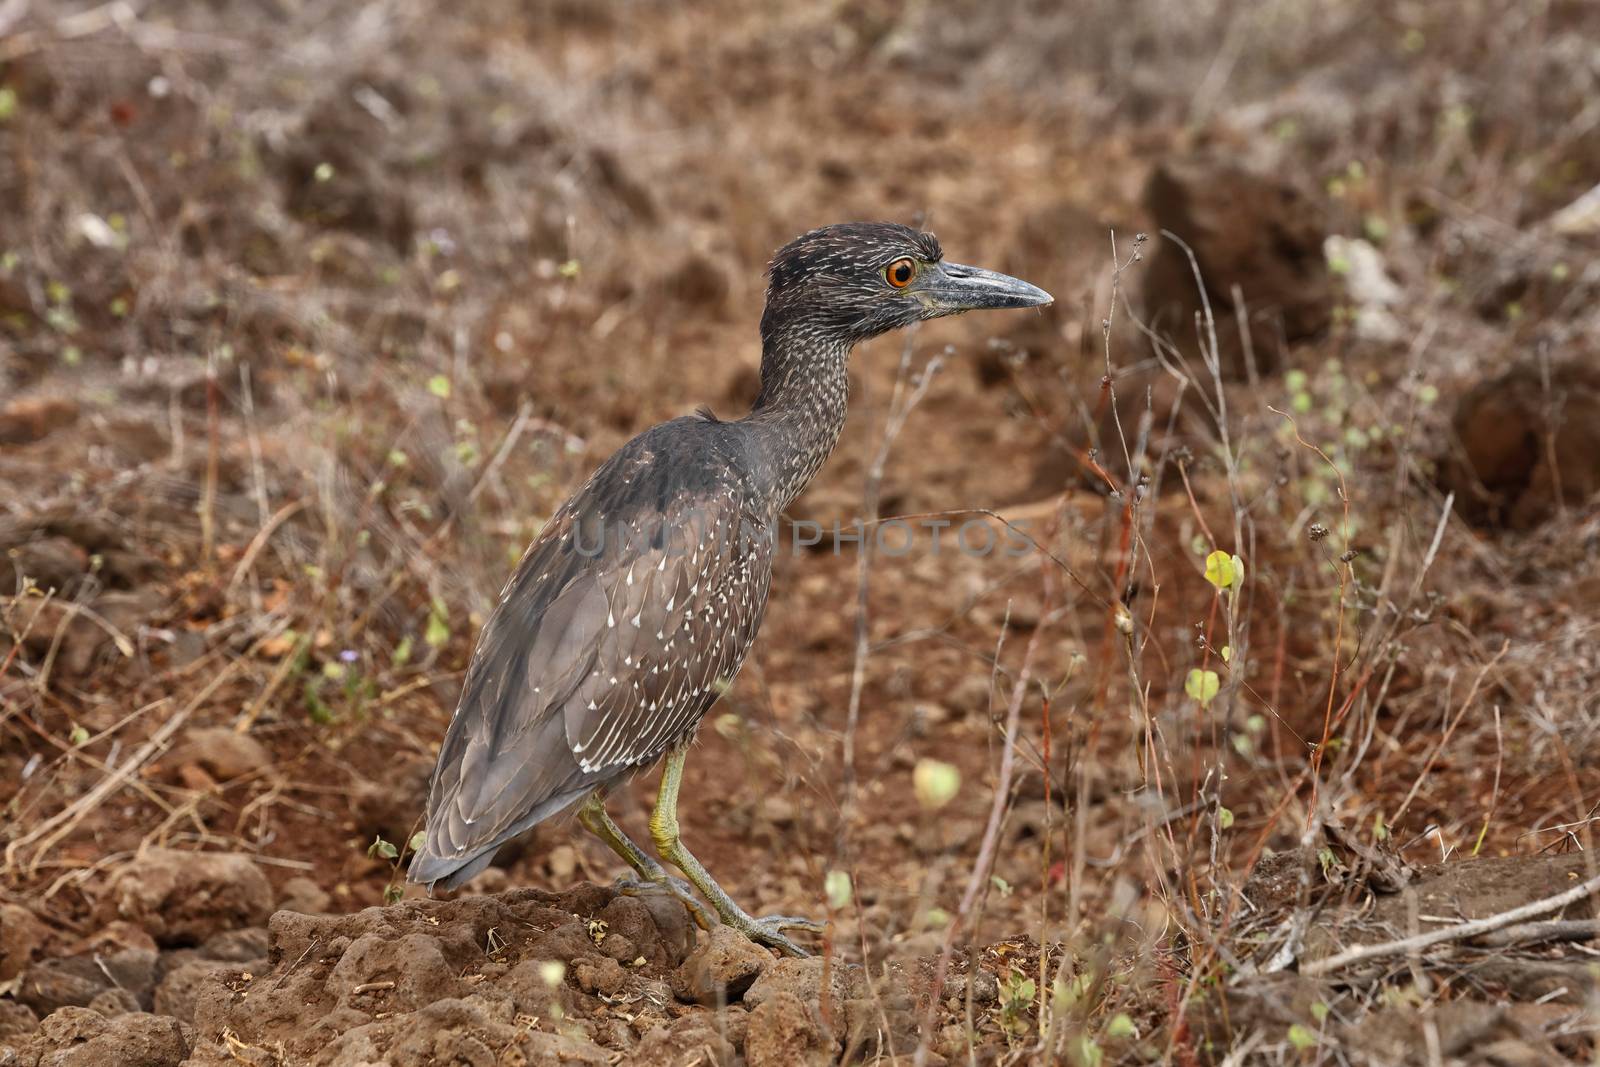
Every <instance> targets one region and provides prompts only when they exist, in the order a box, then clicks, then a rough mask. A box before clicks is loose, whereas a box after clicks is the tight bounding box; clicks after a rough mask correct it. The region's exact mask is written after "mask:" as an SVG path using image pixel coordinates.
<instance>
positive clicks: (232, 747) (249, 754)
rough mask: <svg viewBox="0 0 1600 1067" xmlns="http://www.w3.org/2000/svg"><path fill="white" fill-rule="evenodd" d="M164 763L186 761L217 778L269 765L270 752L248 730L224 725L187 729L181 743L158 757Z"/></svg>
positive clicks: (181, 764)
mask: <svg viewBox="0 0 1600 1067" xmlns="http://www.w3.org/2000/svg"><path fill="white" fill-rule="evenodd" d="M161 763H162V765H163V766H165V767H184V766H187V765H190V764H193V765H195V766H198V767H200V768H202V769H203V770H204V771H205V772H206V773H207V774H209V775H211V777H213V778H215V779H216V780H217V781H219V782H226V781H229V780H230V779H233V778H242V777H244V776H245V775H247V774H255V773H258V772H260V771H262V770H264V769H265V768H267V767H270V766H271V765H272V754H271V753H270V752H268V751H267V748H266V746H265V745H263V744H262V743H261V742H260V741H257V740H256V739H255V738H253V737H251V736H250V735H249V734H241V733H239V732H238V731H236V730H232V729H230V728H228V727H226V726H217V727H205V728H202V729H198V730H190V731H189V733H188V735H187V737H186V739H185V741H184V743H183V744H182V745H180V746H178V748H177V749H175V750H174V751H173V752H172V754H171V755H169V756H167V757H166V758H164V759H163V760H162V761H161Z"/></svg>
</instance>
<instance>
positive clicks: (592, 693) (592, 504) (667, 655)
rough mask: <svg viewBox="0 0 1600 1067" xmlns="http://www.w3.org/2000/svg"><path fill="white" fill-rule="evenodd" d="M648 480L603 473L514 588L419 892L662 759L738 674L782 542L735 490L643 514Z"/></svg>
mask: <svg viewBox="0 0 1600 1067" xmlns="http://www.w3.org/2000/svg"><path fill="white" fill-rule="evenodd" d="M646 473H648V472H641V471H638V470H635V471H634V475H635V477H630V476H628V475H627V473H626V464H621V465H618V466H617V467H614V466H613V465H611V464H608V465H607V467H606V468H602V470H601V471H600V472H597V474H596V477H595V479H593V480H591V482H590V484H589V485H587V486H585V488H584V489H583V490H581V491H580V492H579V494H578V495H577V496H576V497H574V499H573V500H572V501H571V502H569V504H568V505H567V506H566V507H564V508H563V509H562V511H561V512H559V513H558V514H557V515H556V516H555V518H553V519H552V521H551V523H550V524H549V525H548V526H547V527H546V529H545V530H544V531H543V532H542V533H541V535H540V537H539V538H538V540H537V541H536V542H535V543H534V545H533V546H532V547H531V548H530V549H529V551H528V553H527V555H526V556H525V557H524V559H523V561H522V563H521V565H520V566H519V567H518V570H517V573H516V574H515V575H514V576H513V578H512V579H511V581H510V582H509V583H507V586H506V588H505V591H504V592H503V593H502V595H501V600H500V603H499V605H498V606H497V607H496V609H495V611H494V614H493V615H492V616H491V618H490V620H489V622H488V623H487V624H486V625H485V627H484V631H483V633H482V635H481V636H480V638H479V642H478V647H477V650H476V651H475V653H474V655H473V660H472V663H471V665H470V666H469V668H468V671H467V678H466V681H465V684H464V687H463V691H462V697H461V703H460V705H459V706H458V708H457V711H456V714H455V718H454V719H453V720H452V721H451V723H450V729H449V731H448V733H447V734H446V736H445V741H444V745H443V747H442V749H441V751H440V756H439V764H438V767H437V769H436V770H435V772H434V779H433V785H432V789H431V792H430V796H429V802H428V811H429V814H428V834H427V844H426V846H425V852H424V853H423V854H420V855H419V856H418V863H417V864H414V866H413V877H415V878H417V880H419V881H429V880H433V878H432V877H430V876H429V873H428V872H429V871H430V870H437V869H449V868H450V866H451V865H452V864H453V865H455V866H460V865H462V864H464V863H466V862H468V861H470V860H471V858H472V857H474V856H476V855H480V854H482V853H483V852H484V851H485V850H486V849H491V848H494V847H496V846H498V845H499V844H500V843H501V842H503V841H504V840H506V839H507V838H509V837H511V836H513V835H515V834H517V833H520V832H521V831H522V830H523V829H526V828H527V827H528V826H530V825H532V824H533V823H534V822H537V821H539V820H540V819H543V818H545V817H547V816H549V815H551V814H554V813H555V811H558V810H560V809H561V808H563V807H565V806H567V805H568V804H570V803H571V802H572V801H573V800H576V799H577V798H578V797H579V796H581V795H582V794H583V793H584V792H587V791H588V790H589V789H592V788H594V787H595V786H596V785H598V784H601V783H602V782H604V781H605V780H607V779H609V778H612V777H615V776H616V775H617V774H618V773H621V772H623V771H625V770H626V769H627V768H629V767H632V766H638V765H642V764H645V763H648V762H651V761H653V760H654V759H656V758H657V757H659V756H660V755H661V754H662V753H663V752H664V751H665V750H666V749H667V748H668V747H669V746H670V745H671V744H672V743H673V742H674V741H676V740H678V739H679V738H680V737H682V736H683V735H684V734H686V733H688V732H689V731H690V730H692V729H693V727H694V725H695V724H696V722H697V721H698V720H699V718H700V716H701V715H702V714H704V712H705V710H706V708H708V707H710V705H711V704H712V703H713V702H715V700H716V698H717V696H718V695H719V694H720V693H721V691H722V689H723V688H724V687H725V686H726V684H727V682H728V681H730V680H731V679H732V677H733V675H734V674H735V673H736V672H737V671H738V669H739V666H740V664H741V662H742V661H743V657H744V652H745V650H746V649H748V647H749V645H750V642H751V641H752V640H753V638H754V636H755V631H756V629H757V628H758V627H759V625H760V621H761V615H762V609H763V607H764V605H765V602H766V591H767V582H768V578H769V575H770V561H771V555H770V553H771V542H770V539H769V538H768V531H766V530H765V529H764V528H762V527H761V526H760V525H759V524H758V523H757V522H756V521H755V518H754V516H752V515H751V514H750V513H749V512H748V511H747V510H746V509H745V508H744V507H743V506H742V504H741V502H740V495H739V494H738V493H735V492H731V491H728V490H726V489H720V490H716V491H683V492H666V491H663V492H658V493H657V494H656V496H655V497H654V498H653V499H643V500H641V499H639V498H638V496H637V494H634V493H630V492H629V489H628V487H629V486H630V485H632V484H635V482H637V483H643V484H649V483H650V482H652V481H653V479H650V478H648V477H639V475H641V474H646ZM419 865H420V870H419ZM433 877H442V875H435V876H433Z"/></svg>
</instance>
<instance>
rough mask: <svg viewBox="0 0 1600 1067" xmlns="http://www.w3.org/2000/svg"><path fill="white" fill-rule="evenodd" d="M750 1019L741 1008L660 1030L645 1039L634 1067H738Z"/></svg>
mask: <svg viewBox="0 0 1600 1067" xmlns="http://www.w3.org/2000/svg"><path fill="white" fill-rule="evenodd" d="M747 1023H748V1019H747V1017H746V1015H745V1013H744V1012H743V1011H742V1010H740V1009H738V1008H729V1009H726V1010H724V1011H720V1012H717V1013H716V1014H715V1015H708V1014H705V1013H695V1014H691V1015H684V1016H681V1017H679V1018H678V1019H675V1020H674V1021H673V1023H672V1025H671V1026H670V1027H669V1026H658V1027H656V1028H655V1029H653V1030H651V1031H650V1032H649V1033H647V1034H645V1035H644V1040H642V1041H640V1042H639V1045H638V1047H637V1048H635V1049H634V1050H633V1053H632V1054H631V1055H630V1056H629V1057H628V1062H629V1063H630V1064H633V1065H634V1067H690V1065H692V1064H712V1063H730V1064H731V1063H737V1062H738V1052H739V1049H740V1048H741V1047H743V1045H744V1041H745V1033H746V1030H747Z"/></svg>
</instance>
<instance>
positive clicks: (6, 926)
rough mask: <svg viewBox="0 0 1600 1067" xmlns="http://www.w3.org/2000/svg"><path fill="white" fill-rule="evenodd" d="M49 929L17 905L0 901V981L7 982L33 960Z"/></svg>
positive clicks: (42, 945)
mask: <svg viewBox="0 0 1600 1067" xmlns="http://www.w3.org/2000/svg"><path fill="white" fill-rule="evenodd" d="M49 934H50V931H49V930H48V929H46V928H45V925H44V923H42V922H40V921H39V920H38V918H37V917H36V916H35V915H34V914H33V912H31V911H29V910H28V909H27V908H24V907H23V906H22V905H20V904H0V983H3V982H9V981H10V980H11V979H13V978H15V977H16V976H17V975H19V974H21V973H22V972H23V971H25V970H26V969H27V968H28V965H29V964H30V963H32V962H33V958H34V957H35V956H37V955H38V954H39V952H40V950H41V949H43V948H44V944H45V940H46V939H47V938H48V937H49Z"/></svg>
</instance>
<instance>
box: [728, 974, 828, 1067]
mask: <svg viewBox="0 0 1600 1067" xmlns="http://www.w3.org/2000/svg"><path fill="white" fill-rule="evenodd" d="M834 1050H835V1041H834V1039H833V1035H831V1034H829V1033H828V1032H827V1031H826V1030H824V1029H823V1027H822V1024H821V1022H820V1020H818V1019H817V1018H816V1017H815V1016H814V1014H813V1012H812V1011H811V1009H810V1008H808V1007H807V1006H806V1003H805V1001H803V1000H801V999H800V998H799V997H797V996H795V995H794V994H793V993H791V992H789V991H788V990H778V991H776V992H774V993H773V994H772V995H771V996H770V997H767V998H766V999H765V1000H763V1001H762V1002H761V1004H760V1006H759V1007H757V1008H756V1009H755V1010H754V1011H752V1012H751V1013H750V1024H749V1026H748V1028H747V1029H746V1030H745V1036H744V1058H745V1062H746V1063H748V1064H749V1065H750V1067H795V1065H799V1064H815V1065H817V1067H824V1065H827V1064H831V1063H833V1056H834Z"/></svg>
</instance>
